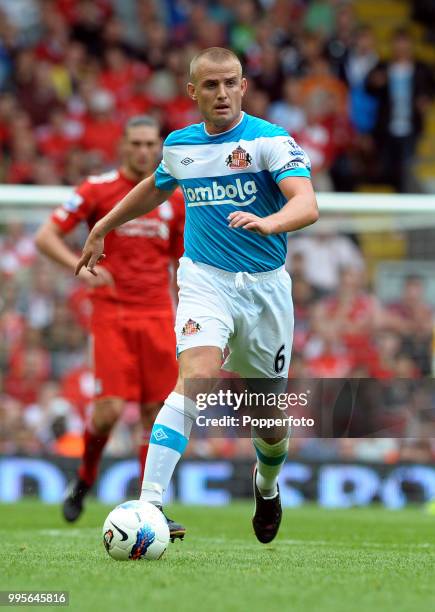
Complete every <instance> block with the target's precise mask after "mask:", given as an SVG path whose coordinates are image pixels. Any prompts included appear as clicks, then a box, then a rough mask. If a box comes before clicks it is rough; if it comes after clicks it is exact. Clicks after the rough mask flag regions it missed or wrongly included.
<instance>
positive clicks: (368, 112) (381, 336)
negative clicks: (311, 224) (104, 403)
mask: <svg viewBox="0 0 435 612" xmlns="http://www.w3.org/2000/svg"><path fill="white" fill-rule="evenodd" d="M410 4H413V5H414V6H413V11H414V12H413V15H414V17H415V18H416V19H419V20H420V22H421V23H422V24H423V25H424V26H427V27H426V30H425V31H426V34H425V35H426V36H427V40H428V41H431V40H434V31H433V28H432V29H431V27H430V24H431V23H433V22H435V19H434V20H432V21H431V19H432V17H433V16H434V15H433V8H432V4H433V3H431V2H430V1H429V2H427V1H426V0H422V1H419V2H417V1H416V2H411V0H410ZM209 46H228V47H231V48H232V49H233V50H234V51H235V52H236V53H238V55H239V56H240V58H241V60H242V63H243V66H244V70H245V73H246V75H247V76H248V78H249V83H250V85H249V91H248V95H247V97H246V101H245V110H246V111H247V112H250V113H252V114H255V115H257V116H260V117H264V118H266V119H268V120H270V121H272V122H275V123H279V124H280V125H282V126H283V127H285V128H286V129H287V130H288V131H289V132H290V133H291V134H292V135H293V136H295V138H296V139H297V140H298V142H299V143H300V144H301V145H302V146H303V147H304V149H305V150H306V151H307V153H308V155H309V156H310V158H311V161H312V167H313V182H314V184H315V187H316V188H317V189H319V190H322V191H328V190H336V191H352V190H354V189H357V188H359V187H360V186H364V185H366V184H371V185H376V184H378V183H379V184H387V185H389V186H390V187H391V188H393V189H395V190H397V191H400V192H406V191H417V190H419V188H420V186H419V185H418V184H417V182H416V179H415V176H414V175H413V173H412V159H413V157H414V154H415V150H416V145H417V142H418V138H419V136H420V134H421V133H422V130H423V127H424V117H425V113H426V110H427V108H428V105H429V104H430V103H431V101H432V99H433V95H434V79H433V66H432V67H428V66H427V65H425V64H424V63H422V62H420V61H418V60H417V59H416V58H415V55H414V49H413V39H412V37H411V36H410V34H409V32H408V30H406V29H398V30H397V31H395V32H394V33H392V36H391V42H390V48H389V53H388V56H387V58H386V59H385V58H384V57H382V59H381V58H380V56H379V49H378V45H377V40H376V38H375V36H374V32H373V31H372V29H371V27H370V26H369V25H367V24H365V23H361V22H359V21H358V18H357V13H356V11H355V7H354V6H353V3H352V2H351V1H343V0H313V1H309V0H237V2H234V1H233V0H214V1H213V2H211V1H207V0H160V1H153V0H13V1H11V0H0V182H3V183H11V184H32V185H50V184H55V185H59V184H64V185H76V184H77V183H79V182H80V181H81V180H83V179H84V178H85V177H86V176H87V175H89V174H91V173H99V172H103V171H105V170H107V169H108V168H111V167H113V166H114V165H115V164H116V162H117V158H118V151H117V144H116V143H117V142H118V137H119V136H120V134H121V131H122V124H123V122H124V121H125V120H126V119H127V118H128V117H130V116H132V115H135V114H138V113H150V114H152V115H154V116H156V117H157V118H158V119H159V120H160V122H161V124H162V127H163V133H164V134H167V133H168V132H169V131H171V130H174V129H178V128H182V127H184V126H185V125H186V124H188V123H191V122H196V121H198V120H200V118H199V116H198V113H197V109H196V106H195V104H194V103H193V102H192V101H191V100H189V99H188V98H187V97H186V95H185V85H186V80H187V68H188V64H189V61H190V59H191V58H192V57H193V56H194V55H195V53H196V52H197V51H199V50H200V49H202V48H204V47H209ZM431 68H432V69H431ZM392 152H393V153H394V155H393V154H392ZM393 160H394V164H393V163H392V161H393ZM34 230H35V228H34V227H31V226H27V225H26V226H23V225H20V224H18V223H15V224H9V225H7V226H5V227H3V228H2V230H1V231H0V287H1V292H0V453H2V452H3V453H15V452H22V453H27V454H31V455H33V454H37V453H40V452H52V453H57V454H61V455H65V456H79V455H80V452H81V445H82V437H81V436H82V431H83V424H84V421H85V419H86V418H87V414H88V413H89V410H90V406H91V398H92V392H93V379H92V374H91V370H90V368H89V355H88V333H87V321H88V317H89V312H90V310H89V309H90V304H89V302H88V299H87V296H86V290H85V288H84V287H82V286H81V285H79V284H77V283H76V282H75V280H74V278H73V277H72V275H69V274H67V273H65V272H64V271H62V270H60V269H59V268H57V267H55V266H54V265H52V264H51V263H49V262H48V261H46V260H44V259H42V258H41V257H40V256H38V255H37V254H36V251H35V247H34V244H33V239H32V232H33V231H34ZM72 240H73V242H74V240H76V246H77V247H78V245H79V243H80V240H79V239H78V238H77V237H75V238H74V237H73V238H72ZM287 267H288V270H289V271H290V272H291V275H292V279H293V297H294V303H295V319H296V328H295V337H294V353H293V359H292V367H291V371H290V375H291V376H293V377H301V378H303V377H305V378H307V377H319V378H321V377H356V378H357V377H376V378H381V379H387V380H389V379H392V378H406V379H409V380H419V379H420V378H421V377H427V376H429V375H430V372H431V365H432V364H431V360H432V319H433V312H432V309H431V307H430V306H429V304H428V303H426V300H425V287H424V283H423V281H422V279H421V278H419V277H418V276H409V277H408V278H407V279H406V280H405V281H404V283H403V288H402V294H401V296H400V298H399V299H398V300H397V301H396V302H395V303H382V302H381V300H380V299H379V297H378V296H376V295H375V294H374V291H373V290H372V289H371V286H370V284H369V279H368V275H367V270H366V268H365V262H364V258H363V257H362V255H361V252H360V250H359V248H358V244H357V242H356V241H355V240H354V239H353V238H352V237H349V236H344V235H338V234H324V233H323V234H322V233H321V232H317V233H315V234H313V235H309V236H308V235H307V236H303V237H296V238H292V239H291V241H290V244H289V256H288V261H287ZM405 397H406V402H407V403H408V404H409V406H410V407H411V405H412V402H413V397H412V393H411V394H409V393H408V394H405ZM402 399H403V398H402ZM402 404H403V402H402ZM414 425H415V424H414ZM405 433H406V435H408V440H407V441H406V440H403V441H401V440H400V439H388V440H384V439H380V440H361V441H358V442H355V441H349V440H346V439H343V440H311V439H302V438H300V439H295V440H294V442H293V443H292V451H291V452H292V453H293V454H294V455H295V456H304V457H308V458H314V459H315V458H320V459H322V458H329V459H334V458H356V459H358V458H361V459H364V458H366V459H372V460H375V461H376V460H377V461H397V460H398V459H401V458H402V459H415V460H422V461H425V460H428V459H430V458H433V457H434V455H435V449H433V448H432V449H431V447H430V444H429V443H428V442H426V441H425V440H424V439H423V438H422V436H420V434H421V431H420V430H419V425H418V424H417V425H415V426H413V427H411V428H408V429H407V431H406V432H405ZM140 437H141V432H140V430H139V425H138V407H137V406H136V405H134V404H127V406H126V410H125V413H124V416H123V419H122V421H121V423H120V424H119V426H118V427H117V428H116V431H115V432H114V435H113V436H112V438H111V441H110V443H109V445H108V447H107V452H108V453H109V454H111V455H114V456H123V455H126V454H130V453H132V452H134V451H135V447H136V445H137V444H138V442H139V440H140ZM433 437H435V434H434V435H433ZM188 452H189V453H190V454H191V455H192V454H193V455H197V456H201V457H209V456H216V455H217V456H227V457H233V456H243V455H247V456H252V447H251V444H250V441H249V440H235V439H231V440H224V439H217V438H216V439H211V440H194V441H193V442H192V444H191V445H190V446H189V451H188Z"/></svg>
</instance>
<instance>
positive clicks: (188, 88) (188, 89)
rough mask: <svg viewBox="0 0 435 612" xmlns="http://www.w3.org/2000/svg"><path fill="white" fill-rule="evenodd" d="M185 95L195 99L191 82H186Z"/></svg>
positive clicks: (194, 90) (193, 86)
mask: <svg viewBox="0 0 435 612" xmlns="http://www.w3.org/2000/svg"><path fill="white" fill-rule="evenodd" d="M187 95H188V96H189V98H191V99H192V100H197V99H198V98H197V95H196V89H195V85H194V84H193V83H187Z"/></svg>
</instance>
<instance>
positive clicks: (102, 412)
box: [92, 397, 123, 434]
mask: <svg viewBox="0 0 435 612" xmlns="http://www.w3.org/2000/svg"><path fill="white" fill-rule="evenodd" d="M122 408H123V401H122V400H121V399H119V398H111V397H110V398H103V399H98V400H97V401H96V402H95V406H94V412H93V415H92V422H93V425H94V428H95V429H96V431H97V432H98V433H101V434H108V433H109V432H110V430H111V429H112V427H113V426H114V425H115V423H116V422H117V420H118V419H119V417H120V416H121V413H122Z"/></svg>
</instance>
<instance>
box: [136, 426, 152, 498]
mask: <svg viewBox="0 0 435 612" xmlns="http://www.w3.org/2000/svg"><path fill="white" fill-rule="evenodd" d="M150 435H151V431H144V432H143V437H142V444H141V445H140V446H139V464H140V467H139V494H140V492H141V489H142V480H143V471H144V469H145V461H146V460H147V455H148V446H149V440H150Z"/></svg>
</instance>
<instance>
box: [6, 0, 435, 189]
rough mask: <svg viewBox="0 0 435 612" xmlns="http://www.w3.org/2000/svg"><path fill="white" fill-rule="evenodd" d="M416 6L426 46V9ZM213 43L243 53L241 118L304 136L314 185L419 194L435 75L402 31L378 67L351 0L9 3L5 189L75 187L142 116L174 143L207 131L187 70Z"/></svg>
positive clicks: (103, 164) (107, 160)
mask: <svg viewBox="0 0 435 612" xmlns="http://www.w3.org/2000/svg"><path fill="white" fill-rule="evenodd" d="M410 3H411V4H414V5H415V8H414V16H415V18H417V19H420V21H421V23H423V24H428V27H427V32H426V35H427V37H428V41H430V40H431V36H433V31H432V30H431V29H430V27H429V26H430V20H428V16H427V15H428V14H429V15H430V13H431V8H430V3H427V2H421V1H420V2H417V1H416V2H411V0H410ZM425 11H426V12H425ZM432 12H433V11H432ZM208 46H228V47H231V48H232V49H234V51H235V52H236V53H238V54H239V56H240V58H241V60H242V62H243V65H244V69H245V73H246V75H247V76H248V77H249V80H250V88H249V92H248V95H247V97H246V103H245V109H246V110H247V111H248V112H251V113H253V114H255V115H258V116H260V117H264V118H266V119H268V120H270V121H273V122H277V123H279V124H281V125H283V126H284V127H285V128H286V129H287V130H288V131H289V132H290V133H291V134H292V135H293V136H295V137H296V138H297V139H298V141H299V142H300V144H301V145H302V146H303V147H304V148H305V149H306V151H307V153H308V154H309V156H310V158H311V160H312V165H313V179H314V184H315V186H316V188H318V189H320V190H332V189H335V190H339V191H351V190H353V189H355V188H357V187H359V186H360V185H365V184H371V185H376V184H377V183H382V184H387V185H390V186H391V187H392V188H394V189H396V190H398V191H415V190H418V189H419V185H418V184H417V183H416V180H415V177H414V175H413V173H412V159H413V157H414V153H415V149H416V144H417V141H418V138H419V136H420V134H421V132H422V129H423V124H424V115H425V112H426V109H427V108H428V105H429V104H430V102H431V100H432V99H433V94H434V80H433V66H432V70H431V69H430V67H428V66H426V65H425V64H424V63H422V62H420V61H417V60H416V59H415V57H414V50H413V40H412V38H411V36H410V35H409V33H408V31H407V30H405V29H398V30H397V31H396V32H394V33H393V34H392V37H391V43H390V49H389V53H388V58H387V60H386V61H385V60H384V59H382V60H381V59H380V57H379V53H378V49H377V41H376V39H375V36H374V32H373V31H372V29H371V28H370V26H369V25H367V24H364V23H360V22H359V21H358V18H357V13H356V11H355V8H354V6H353V3H352V1H349V0H348V1H346V0H238V1H237V2H234V1H233V0H215V1H213V2H211V1H207V0H160V1H159V2H157V1H153V0H14V1H10V0H0V181H2V182H6V183H26V184H36V185H48V184H61V183H62V184H67V185H71V184H76V183H77V182H79V181H80V180H81V179H82V178H84V177H85V176H86V175H88V174H90V173H98V172H100V171H103V170H104V169H106V168H107V167H108V166H111V165H113V163H114V162H115V160H116V157H117V150H116V143H117V140H118V138H117V137H118V136H119V134H120V132H121V125H122V122H123V121H124V120H125V119H126V118H128V117H129V116H131V115H133V114H137V113H144V112H146V113H151V114H153V115H156V116H157V117H158V118H159V119H160V120H161V122H162V125H163V131H164V133H168V132H169V131H171V130H174V129H177V128H181V127H184V126H185V125H186V124H187V123H190V122H195V121H197V120H198V119H199V117H198V114H197V110H196V107H195V104H194V103H193V102H192V101H191V100H189V99H188V98H187V97H186V95H185V85H186V80H187V67H188V64H189V61H190V59H191V58H192V57H193V55H194V54H195V53H196V52H197V51H198V50H200V49H202V48H204V47H208ZM392 152H394V156H392V154H391V153H392ZM393 157H394V164H392V163H391V161H392V159H393Z"/></svg>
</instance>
